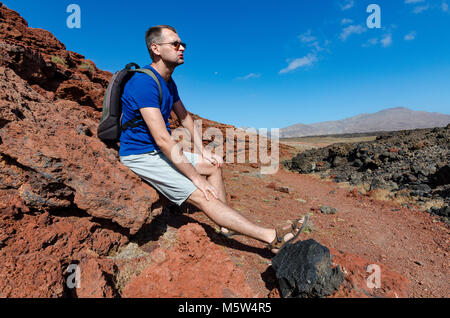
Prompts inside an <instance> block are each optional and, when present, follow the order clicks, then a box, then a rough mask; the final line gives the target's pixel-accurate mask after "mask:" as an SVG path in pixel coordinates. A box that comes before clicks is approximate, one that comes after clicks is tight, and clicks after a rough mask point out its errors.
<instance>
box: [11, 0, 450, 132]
mask: <svg viewBox="0 0 450 318" xmlns="http://www.w3.org/2000/svg"><path fill="white" fill-rule="evenodd" d="M3 2H4V3H5V4H6V5H7V6H8V7H9V8H11V9H13V10H16V11H18V12H19V13H20V14H21V15H22V16H23V17H24V18H25V19H26V20H27V21H28V23H29V26H31V27H36V28H42V29H46V30H49V31H50V32H52V33H53V34H54V35H55V36H56V37H57V38H58V39H59V40H60V41H62V42H63V43H64V44H65V45H66V47H67V49H68V50H71V51H75V52H78V53H81V54H83V55H85V56H86V58H88V59H91V60H92V61H94V62H95V63H96V64H97V66H98V67H99V68H101V69H104V70H109V71H111V72H114V71H116V70H118V69H121V68H122V67H123V66H124V65H125V64H126V63H127V62H129V61H135V62H137V63H139V64H140V65H142V66H143V65H145V64H148V63H149V62H150V58H149V56H148V52H147V48H146V46H145V39H144V35H145V31H146V30H147V29H148V28H149V27H150V26H153V25H157V24H169V25H172V26H174V27H175V28H176V29H177V31H178V33H179V35H180V37H181V39H182V40H183V41H184V42H186V43H187V44H188V48H187V50H186V52H185V64H184V65H182V66H180V67H179V68H177V69H176V71H175V73H174V75H173V78H174V79H175V81H176V83H177V85H178V90H179V93H180V96H181V99H182V100H183V102H184V104H185V105H186V108H187V109H188V110H190V111H191V112H193V113H196V114H199V115H200V116H202V117H205V118H208V119H211V120H216V121H219V122H223V123H228V124H232V125H235V126H238V127H239V126H241V127H255V128H283V127H286V126H289V125H292V124H296V123H305V124H310V123H315V122H321V121H327V120H338V119H343V118H346V117H350V116H354V115H357V114H360V113H373V112H377V111H379V110H382V109H385V108H390V107H399V106H403V107H408V108H410V109H414V110H425V111H430V112H441V113H445V114H450V76H449V74H450V58H449V57H450V32H448V31H449V30H450V9H449V5H450V0H370V1H365V0H314V1H312V0H290V1H285V0H278V1H265V0H247V1H242V0H241V1H234V0H227V1H211V0H208V1H203V0H201V1H196V0H191V1H178V0H172V1H170V2H167V1H143V0H128V1H119V0H108V1H102V0H99V1H87V0H71V1H61V0H40V1H32V0H12V1H11V0H3ZM71 3H75V4H78V5H79V6H80V8H81V28H80V29H69V28H68V27H67V25H66V19H67V17H68V16H69V14H70V13H66V8H67V6H68V5H69V4H71ZM371 3H375V4H378V5H379V7H380V8H381V28H380V29H376V28H375V29H369V28H368V27H367V24H366V20H367V18H368V17H369V15H370V13H367V12H366V8H367V6H368V5H369V4H371Z"/></svg>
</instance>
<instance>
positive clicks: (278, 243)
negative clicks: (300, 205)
mask: <svg viewBox="0 0 450 318" xmlns="http://www.w3.org/2000/svg"><path fill="white" fill-rule="evenodd" d="M301 220H302V219H297V220H295V222H293V223H292V226H291V228H287V229H283V227H277V228H275V232H276V236H275V239H274V240H273V241H272V243H269V244H267V247H268V248H269V249H270V250H273V249H276V250H280V249H281V248H282V247H283V246H285V245H286V244H288V243H289V242H291V241H293V240H295V239H296V238H297V237H298V236H299V235H300V234H301V233H302V232H303V230H304V229H305V228H306V225H307V223H308V220H309V215H308V214H306V215H305V217H304V219H303V223H300V221H301ZM295 231H297V232H295ZM289 233H291V234H292V235H294V237H292V238H291V239H289V240H287V241H285V240H284V237H285V236H286V235H287V234H289Z"/></svg>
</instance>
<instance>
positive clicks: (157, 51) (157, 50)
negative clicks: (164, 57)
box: [150, 43, 161, 56]
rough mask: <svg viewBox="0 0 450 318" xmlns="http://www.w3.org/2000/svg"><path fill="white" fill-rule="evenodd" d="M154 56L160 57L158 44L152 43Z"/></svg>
mask: <svg viewBox="0 0 450 318" xmlns="http://www.w3.org/2000/svg"><path fill="white" fill-rule="evenodd" d="M150 48H151V49H152V52H153V54H155V55H158V56H160V55H161V53H160V52H159V48H158V45H157V44H156V43H152V45H151V47H150Z"/></svg>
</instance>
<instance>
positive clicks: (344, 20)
mask: <svg viewBox="0 0 450 318" xmlns="http://www.w3.org/2000/svg"><path fill="white" fill-rule="evenodd" d="M350 23H353V20H352V19H346V18H343V19H342V20H341V24H342V25H344V24H350Z"/></svg>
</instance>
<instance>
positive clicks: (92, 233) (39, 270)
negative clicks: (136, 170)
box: [0, 206, 128, 297]
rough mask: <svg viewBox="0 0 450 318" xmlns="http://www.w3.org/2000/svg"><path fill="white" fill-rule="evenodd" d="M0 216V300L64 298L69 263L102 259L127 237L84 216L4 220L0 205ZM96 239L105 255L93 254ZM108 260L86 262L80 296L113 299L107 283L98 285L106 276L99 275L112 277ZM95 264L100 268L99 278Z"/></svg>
mask: <svg viewBox="0 0 450 318" xmlns="http://www.w3.org/2000/svg"><path fill="white" fill-rule="evenodd" d="M0 215H2V218H1V219H0V220H1V222H0V297H63V296H68V295H67V293H68V291H67V288H66V279H65V276H66V268H67V266H68V265H69V264H76V263H80V264H81V265H82V266H85V265H84V264H85V263H86V262H85V261H84V259H85V258H86V256H88V255H90V254H95V253H97V257H102V256H106V255H107V253H109V252H111V251H114V250H117V249H118V248H119V247H120V246H123V245H125V244H126V243H127V242H128V239H127V237H125V236H123V235H121V234H119V233H117V232H114V231H113V230H109V229H105V228H102V227H100V226H99V224H97V223H94V222H91V221H89V220H88V218H87V217H77V216H71V217H58V216H51V215H49V214H48V213H44V214H41V215H29V214H25V215H22V217H21V218H20V219H17V218H16V217H14V216H9V217H8V216H5V215H4V214H3V210H2V209H1V206H0ZM98 237H103V238H104V240H106V239H108V240H109V244H108V245H109V250H106V249H102V250H96V241H97V240H96V238H98ZM103 244H104V245H107V244H106V243H103ZM107 261H108V260H97V261H89V262H88V265H86V266H87V267H86V270H85V271H84V272H82V273H84V275H85V276H84V277H85V278H86V281H85V289H83V290H81V291H80V292H81V293H82V295H84V296H83V297H86V295H89V294H91V293H93V294H95V295H100V292H102V293H103V295H104V296H103V297H109V296H111V295H113V293H112V289H111V287H109V285H108V284H109V283H108V284H107V282H106V280H105V285H101V284H99V283H100V282H102V280H101V277H106V275H105V274H104V273H110V272H112V270H111V269H108V266H109V267H111V265H109V264H108V262H107ZM96 262H98V263H101V268H100V269H101V271H102V274H101V275H100V274H99V273H98V271H99V269H98V268H97V267H96V266H97V265H95V264H96ZM89 280H92V282H91V285H89V284H88V281H89ZM94 281H95V282H96V286H95V288H94V287H92V284H94ZM94 291H95V293H94Z"/></svg>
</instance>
